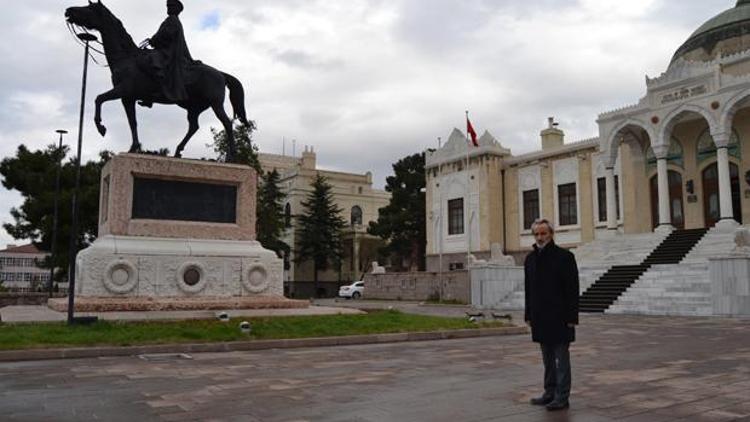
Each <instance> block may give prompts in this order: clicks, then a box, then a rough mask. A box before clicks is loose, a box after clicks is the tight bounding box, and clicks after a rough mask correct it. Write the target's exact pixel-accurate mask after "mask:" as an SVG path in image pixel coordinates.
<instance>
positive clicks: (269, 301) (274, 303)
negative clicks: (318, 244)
mask: <svg viewBox="0 0 750 422" xmlns="http://www.w3.org/2000/svg"><path fill="white" fill-rule="evenodd" d="M47 306H48V307H49V308H50V309H52V310H55V311H58V312H67V311H68V299H67V298H59V299H50V300H49V301H48V302H47ZM309 306H310V302H309V301H306V300H292V299H287V298H284V297H280V296H253V297H233V298H227V297H165V298H153V297H131V298H112V297H81V298H76V300H75V304H74V307H75V311H76V312H149V311H195V310H228V309H300V308H307V307H309Z"/></svg>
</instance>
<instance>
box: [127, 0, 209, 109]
mask: <svg viewBox="0 0 750 422" xmlns="http://www.w3.org/2000/svg"><path fill="white" fill-rule="evenodd" d="M183 9H184V6H183V5H182V3H181V2H180V1H179V0H167V15H168V16H167V19H165V20H164V22H162V24H161V26H159V30H158V31H156V34H154V35H153V36H152V37H151V38H148V39H146V40H145V41H143V43H141V47H142V48H143V47H146V46H148V45H151V46H152V47H154V50H153V53H152V54H148V55H147V57H148V59H147V61H148V63H147V67H148V68H149V70H150V73H152V74H153V75H155V77H156V79H157V80H158V82H159V85H160V86H161V92H160V93H159V94H161V95H163V96H164V98H165V99H166V100H168V101H170V102H174V103H177V102H180V101H185V100H186V99H187V98H188V95H187V90H186V89H185V86H186V85H187V84H188V71H189V68H190V67H191V66H192V65H195V64H198V63H200V62H198V61H196V60H193V57H192V56H191V55H190V50H188V46H187V42H185V32H184V31H183V29H182V23H181V22H180V18H179V14H180V12H182V10H183ZM152 103H153V101H146V100H144V101H141V102H140V104H141V105H142V106H146V107H151V105H152Z"/></svg>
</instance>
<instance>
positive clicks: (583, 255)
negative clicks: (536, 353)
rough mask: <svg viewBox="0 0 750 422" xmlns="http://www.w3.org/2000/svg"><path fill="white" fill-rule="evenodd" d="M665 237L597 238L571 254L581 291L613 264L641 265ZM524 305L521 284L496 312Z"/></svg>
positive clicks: (659, 235)
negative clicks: (576, 268)
mask: <svg viewBox="0 0 750 422" xmlns="http://www.w3.org/2000/svg"><path fill="white" fill-rule="evenodd" d="M665 237H666V234H660V233H643V234H634V235H626V236H622V235H621V236H614V237H610V238H605V239H597V240H594V241H593V242H589V243H587V244H585V245H581V246H579V247H578V248H576V249H573V250H572V252H573V253H574V254H575V255H576V261H577V262H578V278H579V283H580V289H581V292H584V291H585V290H586V289H587V288H589V286H591V285H592V284H594V282H596V280H598V279H599V278H600V277H601V276H602V275H603V274H604V273H606V272H607V270H609V269H610V267H612V262H622V263H630V262H632V263H636V264H637V263H640V262H641V261H642V260H644V259H646V257H647V256H648V254H649V253H650V252H651V251H652V250H653V249H654V248H655V247H656V246H657V245H658V244H659V243H661V242H662V241H663V240H664V238H665ZM524 302H525V298H524V291H523V285H521V286H520V289H519V290H516V291H514V292H512V293H510V294H509V295H508V296H507V297H505V298H504V299H503V300H502V301H500V302H498V304H497V305H495V306H496V307H497V309H507V310H523V308H524V306H525V303H524Z"/></svg>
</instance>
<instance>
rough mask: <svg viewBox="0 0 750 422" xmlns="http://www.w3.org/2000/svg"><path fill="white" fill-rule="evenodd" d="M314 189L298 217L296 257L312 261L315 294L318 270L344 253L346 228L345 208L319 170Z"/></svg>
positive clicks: (339, 262)
mask: <svg viewBox="0 0 750 422" xmlns="http://www.w3.org/2000/svg"><path fill="white" fill-rule="evenodd" d="M312 188H313V191H312V192H310V194H309V195H308V197H307V199H306V200H305V201H303V202H302V207H303V212H302V213H301V215H300V216H299V217H298V231H297V239H298V240H297V245H296V257H295V261H296V262H298V263H301V262H305V261H308V260H311V261H312V262H313V272H314V275H313V277H314V278H313V280H314V286H315V294H316V295H317V292H318V271H325V270H327V269H328V268H329V267H330V265H332V264H333V265H336V266H338V265H340V264H341V259H342V257H343V254H344V248H343V242H342V238H343V230H344V228H345V227H346V221H345V220H344V218H343V217H342V216H341V215H342V211H343V210H342V209H341V208H339V207H338V206H337V205H336V204H335V203H334V202H333V193H332V190H333V187H332V186H331V185H330V184H329V183H328V181H327V180H326V178H325V177H323V176H321V175H320V174H319V173H318V174H317V176H316V177H315V180H314V181H313V183H312Z"/></svg>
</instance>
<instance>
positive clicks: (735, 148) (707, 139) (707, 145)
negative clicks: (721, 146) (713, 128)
mask: <svg viewBox="0 0 750 422" xmlns="http://www.w3.org/2000/svg"><path fill="white" fill-rule="evenodd" d="M729 155H731V156H733V157H735V158H737V159H742V155H741V153H740V137H739V136H738V135H737V132H736V131H734V130H732V136H731V137H730V138H729ZM696 157H697V158H698V164H700V163H702V162H704V161H706V160H710V159H713V158H716V144H715V143H714V138H713V137H712V136H711V133H710V132H709V131H708V129H706V130H704V131H703V133H701V135H700V136H699V137H698V151H697V153H696Z"/></svg>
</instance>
